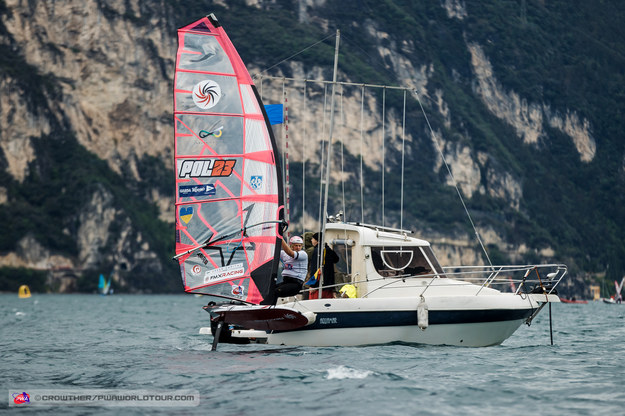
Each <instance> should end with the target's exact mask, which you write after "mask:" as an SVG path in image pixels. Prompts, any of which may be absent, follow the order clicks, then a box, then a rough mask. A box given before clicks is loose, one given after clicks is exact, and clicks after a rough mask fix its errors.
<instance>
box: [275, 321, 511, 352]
mask: <svg viewBox="0 0 625 416" xmlns="http://www.w3.org/2000/svg"><path fill="white" fill-rule="evenodd" d="M522 323H523V319H516V320H512V321H499V322H474V323H459V324H437V325H430V326H428V327H427V328H426V329H425V330H421V329H420V328H419V327H418V326H417V325H401V326H382V327H380V326H375V327H357V328H333V329H304V330H301V331H290V332H279V333H272V334H268V336H267V339H266V342H267V344H272V345H301V346H317V347H330V346H361V345H377V344H389V343H396V342H400V343H409V344H427V345H455V346H465V347H486V346H490V345H498V344H501V343H502V342H503V341H505V340H506V339H508V338H509V337H510V335H512V334H513V333H514V332H515V331H516V330H517V329H518V328H519V326H520V325H521V324H522Z"/></svg>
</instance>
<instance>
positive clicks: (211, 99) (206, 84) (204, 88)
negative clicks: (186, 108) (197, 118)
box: [193, 79, 221, 110]
mask: <svg viewBox="0 0 625 416" xmlns="http://www.w3.org/2000/svg"><path fill="white" fill-rule="evenodd" d="M220 98H221V87H220V86H219V84H217V83H216V82H215V81H213V80H210V79H207V80H204V81H200V82H198V83H197V84H195V87H193V102H194V103H195V105H196V106H197V107H198V108H201V109H202V110H207V109H209V108H212V107H214V106H216V105H217V103H218V102H219V99H220Z"/></svg>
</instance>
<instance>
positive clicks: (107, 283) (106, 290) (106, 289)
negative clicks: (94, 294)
mask: <svg viewBox="0 0 625 416" xmlns="http://www.w3.org/2000/svg"><path fill="white" fill-rule="evenodd" d="M98 293H99V294H101V295H102V296H104V295H108V294H111V293H113V291H112V290H111V279H108V280H107V279H106V278H105V277H104V275H102V274H100V280H99V282H98Z"/></svg>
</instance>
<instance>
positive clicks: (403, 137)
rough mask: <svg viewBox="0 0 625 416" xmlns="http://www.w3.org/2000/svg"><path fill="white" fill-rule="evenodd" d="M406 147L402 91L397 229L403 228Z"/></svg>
mask: <svg viewBox="0 0 625 416" xmlns="http://www.w3.org/2000/svg"><path fill="white" fill-rule="evenodd" d="M405 146H406V90H404V112H403V120H402V125H401V197H400V203H399V228H404V160H405V159H404V155H405V148H406V147H405Z"/></svg>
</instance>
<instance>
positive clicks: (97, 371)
mask: <svg viewBox="0 0 625 416" xmlns="http://www.w3.org/2000/svg"><path fill="white" fill-rule="evenodd" d="M203 304H205V300H204V299H202V298H196V297H194V296H189V295H171V296H161V295H140V296H139V295H137V296H131V295H113V296H108V297H103V296H98V295H39V294H34V295H33V297H32V298H30V299H19V298H18V297H17V295H14V294H3V295H0V334H1V336H0V357H1V359H0V380H1V385H2V390H3V391H4V393H3V395H4V397H5V399H4V401H0V413H3V412H4V411H8V412H14V413H23V412H28V411H27V410H23V409H16V408H10V409H8V408H7V406H8V394H7V393H9V391H10V390H11V389H16V388H19V389H57V390H59V389H69V388H71V389H76V388H78V389H89V390H93V389H125V390H129V391H130V390H139V389H141V390H154V391H164V390H176V389H188V390H197V391H199V392H200V405H199V406H198V407H185V408H179V409H176V408H154V407H151V408H137V407H116V408H111V407H105V406H100V407H59V406H55V407H43V408H42V407H38V408H37V414H69V415H74V414H75V415H83V414H111V415H113V414H115V415H117V414H172V413H173V412H179V413H181V414H193V415H194V414H197V415H250V416H251V415H274V414H280V415H284V414H306V415H337V414H344V415H353V414H362V415H408V414H415V415H416V414H420V415H490V414H492V415H495V414H497V415H499V414H505V415H524V416H525V415H528V414H539V415H546V414H553V415H569V414H575V415H617V414H618V415H621V414H625V410H624V407H623V406H624V405H625V393H624V391H625V387H624V384H625V371H624V370H625V364H624V362H625V359H624V355H623V353H624V352H625V348H624V345H625V305H607V304H604V303H597V302H595V303H592V302H591V303H589V304H588V305H569V304H558V305H554V306H553V309H552V312H553V336H554V344H555V345H553V346H552V345H550V340H549V313H548V311H547V309H545V310H544V311H543V312H542V313H541V315H540V316H539V317H538V318H537V319H536V320H535V321H534V323H533V324H532V326H531V327H527V326H525V325H524V326H522V327H521V328H520V329H519V330H518V331H517V332H516V333H515V334H514V335H513V336H512V337H511V338H509V339H508V340H507V341H506V342H504V343H503V344H502V345H500V346H496V347H487V348H462V347H431V346H418V345H386V346H374V347H340V348H311V347H274V346H264V345H230V344H220V345H219V350H218V351H216V352H211V351H210V348H211V341H212V336H210V335H200V334H199V329H200V328H201V327H203V326H208V323H209V321H208V314H207V313H206V312H204V311H203V310H202V309H201V306H202V305H203ZM2 409H4V410H2ZM31 410H32V409H31ZM294 412H297V413H294ZM29 413H32V412H29Z"/></svg>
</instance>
